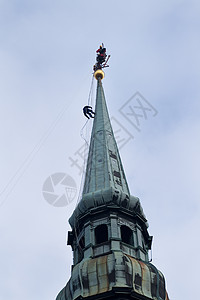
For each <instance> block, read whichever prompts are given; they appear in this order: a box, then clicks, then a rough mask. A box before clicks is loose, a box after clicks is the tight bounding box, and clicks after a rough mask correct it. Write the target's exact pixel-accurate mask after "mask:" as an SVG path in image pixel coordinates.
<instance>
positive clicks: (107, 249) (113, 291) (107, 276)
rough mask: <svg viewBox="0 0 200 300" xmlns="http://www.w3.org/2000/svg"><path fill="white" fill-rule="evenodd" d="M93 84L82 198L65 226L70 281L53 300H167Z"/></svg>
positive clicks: (100, 74)
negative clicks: (93, 102) (70, 256)
mask: <svg viewBox="0 0 200 300" xmlns="http://www.w3.org/2000/svg"><path fill="white" fill-rule="evenodd" d="M94 75H95V78H96V79H97V92H96V107H95V118H94V122H93V129H92V134H91V139H90V148H89V154H88V160H87V167H86V176H85V182H84V188H83V193H82V198H81V200H80V202H79V204H78V205H77V207H76V208H75V210H74V212H73V214H72V216H71V218H70V219H69V223H70V225H71V228H72V231H69V232H68V245H71V247H72V251H73V266H72V272H71V278H70V279H69V281H68V283H67V285H66V286H65V287H64V288H63V289H62V290H61V291H60V293H59V294H58V296H57V298H56V300H75V299H77V300H79V299H84V300H93V299H109V300H111V299H117V300H122V299H132V300H139V299H143V300H145V299H146V300H148V299H156V300H168V295H167V292H166V288H165V279H164V276H163V275H162V273H161V272H160V271H159V270H158V269H157V268H156V267H155V266H154V265H153V264H151V263H150V261H149V256H148V251H149V250H150V249H151V244H152V236H150V235H149V233H148V223H147V219H146V217H145V215H144V212H143V209H142V207H141V204H140V200H139V199H138V198H137V197H134V196H131V195H130V192H129V188H128V184H127V181H126V177H125V173H124V170H123V165H122V162H121V159H120V155H119V151H118V148H117V144H116V141H115V137H114V134H113V130H112V126H111V123H110V119H109V114H108V110H107V106H106V101H105V96H104V91H103V87H102V78H103V72H102V71H101V70H97V71H96V72H95V74H94Z"/></svg>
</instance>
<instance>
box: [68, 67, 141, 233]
mask: <svg viewBox="0 0 200 300" xmlns="http://www.w3.org/2000/svg"><path fill="white" fill-rule="evenodd" d="M95 74H97V76H95V78H96V79H97V93H96V107H95V117H94V123H93V128H92V134H91V139H90V148H89V154H88V160H87V166H86V174H85V182H84V187H83V193H82V198H81V200H80V202H79V204H78V205H77V207H76V209H75V210H74V213H73V214H72V216H71V218H70V219H69V223H70V225H71V226H72V228H75V226H76V223H77V222H79V220H81V219H83V218H84V217H87V216H88V214H91V212H92V213H94V212H95V211H96V210H99V209H107V208H108V207H115V209H121V210H123V211H125V212H126V213H129V214H131V215H135V214H138V215H140V218H142V220H143V222H144V224H145V227H146V225H147V223H146V221H147V220H146V218H145V215H144V213H143V210H142V207H141V205H140V201H139V199H138V198H137V197H134V196H131V195H130V192H129V188H128V184H127V181H126V177H125V174H124V170H123V166H122V162H121V159H120V155H119V151H118V147H117V144H116V141H115V137H114V133H113V130H112V126H111V123H110V118H109V114H108V109H107V106H106V101H105V95H104V91H103V87H102V81H101V79H103V77H104V73H103V72H102V71H101V70H98V71H96V73H95Z"/></svg>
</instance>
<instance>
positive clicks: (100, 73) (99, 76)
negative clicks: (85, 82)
mask: <svg viewBox="0 0 200 300" xmlns="http://www.w3.org/2000/svg"><path fill="white" fill-rule="evenodd" d="M104 76H105V74H104V72H103V71H102V70H100V69H98V70H96V72H95V73H94V77H95V78H96V80H98V79H103V78H104Z"/></svg>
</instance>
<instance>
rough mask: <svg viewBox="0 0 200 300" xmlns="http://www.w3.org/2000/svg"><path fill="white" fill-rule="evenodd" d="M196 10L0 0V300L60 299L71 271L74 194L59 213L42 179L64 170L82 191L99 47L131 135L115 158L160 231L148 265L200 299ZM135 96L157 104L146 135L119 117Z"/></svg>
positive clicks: (110, 94)
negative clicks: (77, 157)
mask: <svg viewBox="0 0 200 300" xmlns="http://www.w3.org/2000/svg"><path fill="white" fill-rule="evenodd" d="M199 14H200V4H199V1H195V0H192V1H189V0H188V1H181V0H180V1H178V0H174V1H172V0H170V1H158V0H153V1H144V0H142V1H135V0H125V1H123V2H122V1H118V0H112V1H111V0H110V1H102V2H96V1H77V0H75V1H67V0H65V1H63V0H60V1H51V0H48V1H47V0H40V1H37V0H36V1H22V0H18V1H12V0H10V1H6V0H5V1H3V0H1V1H0V25H1V26H0V28H1V29H0V64H1V73H0V82H1V88H0V102H1V109H0V120H1V126H0V139H1V156H0V165H1V172H0V182H1V185H0V187H1V189H0V191H3V192H0V194H1V195H0V203H1V206H0V216H1V218H0V219H1V221H0V234H1V250H0V253H1V255H0V257H1V281H0V282H1V283H0V285H1V286H0V300H12V299H15V300H21V299H29V300H36V299H37V300H40V299H41V300H43V299H54V298H55V296H56V295H57V293H58V292H59V291H60V289H61V288H62V287H63V286H64V285H65V284H66V282H67V280H68V279H69V277H70V268H71V264H72V253H71V249H70V247H69V246H66V232H67V230H70V227H69V224H68V218H69V217H70V216H71V214H72V211H73V209H74V207H75V205H76V201H77V199H76V200H74V201H73V202H72V203H71V204H69V205H68V206H67V207H64V208H55V207H53V206H51V205H49V204H48V203H47V202H46V201H45V200H44V198H43V196H42V186H43V183H44V181H45V180H46V178H47V177H48V176H50V175H51V174H53V173H56V172H65V173H67V174H70V175H71V176H72V177H73V178H74V179H75V181H76V183H77V186H78V187H80V184H81V177H80V176H79V173H78V169H77V168H76V167H73V168H72V167H70V160H69V157H70V156H71V157H73V156H74V153H75V152H76V151H77V150H78V149H79V148H80V147H81V146H82V145H83V143H84V140H83V139H82V138H81V136H80V131H81V129H82V127H83V126H84V124H85V121H86V119H85V118H84V117H83V115H82V107H83V106H84V105H85V104H87V101H88V94H89V89H90V85H91V79H92V66H93V64H94V62H95V51H96V49H97V47H98V46H99V44H100V43H101V42H104V43H105V45H106V47H107V51H108V53H110V54H111V59H110V68H109V69H106V76H105V79H104V80H103V86H104V90H105V94H106V99H107V104H108V109H109V112H110V116H114V117H115V118H116V119H117V120H119V121H120V122H121V123H122V124H123V126H125V128H126V129H127V130H128V131H129V132H131V133H132V135H133V136H134V139H133V140H131V141H129V142H128V143H127V145H126V146H124V147H123V148H122V149H121V151H120V153H121V157H122V161H123V164H124V169H125V173H126V177H127V180H128V183H129V187H130V190H131V193H132V194H133V195H135V196H138V197H140V199H141V203H142V206H143V209H144V212H145V214H146V216H147V219H148V221H149V225H150V227H149V231H150V234H152V235H153V236H154V239H153V263H154V264H155V265H156V266H157V267H158V268H159V269H160V270H161V271H162V272H163V273H164V275H165V278H166V281H167V288H168V292H169V296H170V299H171V300H173V299H174V300H175V299H176V300H178V299H182V300H188V299H193V298H194V299H198V262H197V261H198V258H197V255H198V253H199V248H200V241H199V233H198V232H197V231H198V229H199V228H200V221H199V217H200V212H199V196H200V191H199V176H198V175H199V174H198V171H197V170H199V163H200V158H199V152H200V142H199V132H200V120H199V110H200V101H199V98H200V97H199V96H200V95H199V94H200V92H199V79H200V78H199V77H200V76H199V75H200V71H199V70H200V55H199V53H200V51H199V49H200V40H199V36H200V18H199ZM94 85H96V82H94ZM95 89H96V86H95V87H94V96H95ZM136 91H139V92H140V93H141V94H142V95H143V96H144V97H145V99H147V100H148V101H149V102H150V103H151V104H152V105H153V106H154V107H155V108H156V110H157V111H158V114H157V115H156V117H154V118H153V117H149V118H148V119H147V120H146V121H144V122H143V123H142V130H141V132H140V133H138V132H137V131H136V130H135V129H134V128H133V127H132V126H131V124H130V123H129V122H128V121H127V120H126V119H125V118H123V116H122V115H121V114H120V112H119V109H120V107H121V106H122V105H123V104H124V103H125V102H126V101H127V100H128V99H129V98H130V97H131V96H132V95H133V94H134V93H135V92H136ZM93 105H94V97H93ZM86 129H87V133H86ZM86 129H85V131H84V136H85V137H86V138H87V139H88V137H89V134H88V132H89V128H86ZM26 158H27V159H26ZM194 254H195V255H194ZM191 256H192V258H194V259H195V262H192V261H191V259H190V257H191ZM189 280H190V282H191V284H188V282H189ZM186 283H187V284H186Z"/></svg>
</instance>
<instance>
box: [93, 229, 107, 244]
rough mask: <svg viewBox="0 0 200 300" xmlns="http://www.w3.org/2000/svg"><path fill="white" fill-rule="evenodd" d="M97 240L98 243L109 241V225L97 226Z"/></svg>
mask: <svg viewBox="0 0 200 300" xmlns="http://www.w3.org/2000/svg"><path fill="white" fill-rule="evenodd" d="M95 240H96V244H97V245H98V244H101V243H105V242H107V241H108V227H107V225H105V224H102V225H99V226H97V227H96V228H95Z"/></svg>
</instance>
